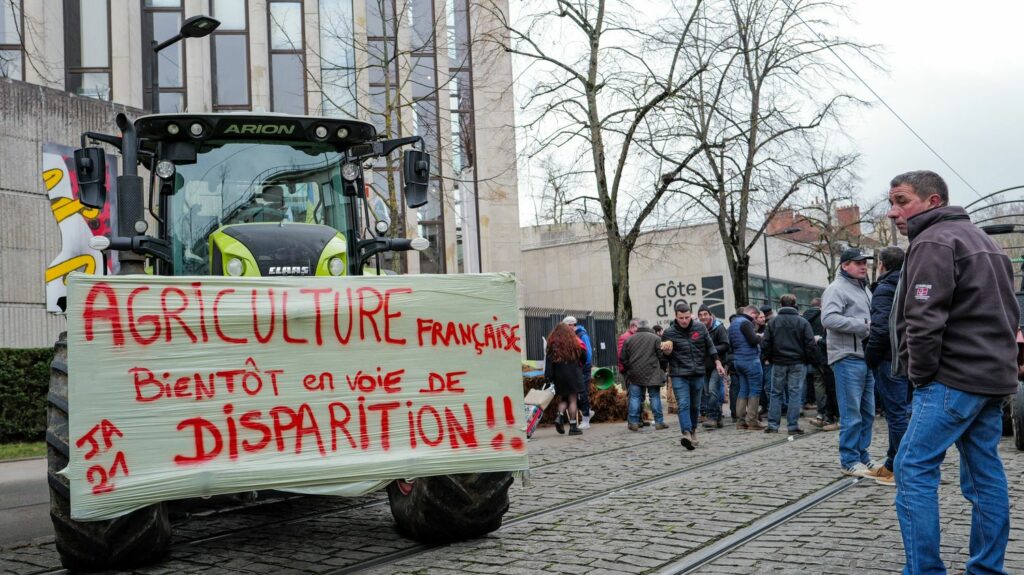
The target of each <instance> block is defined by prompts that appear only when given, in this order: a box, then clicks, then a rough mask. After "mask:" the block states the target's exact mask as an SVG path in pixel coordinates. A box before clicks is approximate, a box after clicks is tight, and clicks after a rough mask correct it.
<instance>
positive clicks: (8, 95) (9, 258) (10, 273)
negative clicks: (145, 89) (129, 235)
mask: <svg viewBox="0 0 1024 575" xmlns="http://www.w3.org/2000/svg"><path fill="white" fill-rule="evenodd" d="M122 111H127V112H128V113H130V114H132V115H136V116H137V115H139V111H138V110H134V111H133V110H128V109H126V108H124V107H123V106H118V105H113V104H110V103H109V102H101V101H97V100H92V99H89V98H80V97H77V96H73V95H71V94H68V93H66V92H61V91H59V90H53V89H50V88H44V87H42V86H35V85H32V84H27V83H24V82H17V81H12V80H6V79H0V118H2V119H3V120H2V121H0V347H48V346H51V345H53V342H54V341H55V340H56V339H57V334H58V333H59V332H60V331H62V330H63V329H64V319H63V318H62V317H57V316H54V315H52V314H49V313H47V312H46V289H45V282H44V279H43V278H44V272H45V270H46V267H47V265H49V263H50V262H51V261H52V260H53V259H54V257H55V256H56V255H57V253H58V252H59V251H60V232H59V230H58V228H57V223H56V221H55V220H54V218H53V214H52V213H51V211H50V204H49V200H48V199H47V195H46V189H45V187H44V186H43V180H42V156H43V144H45V143H55V144H63V145H67V146H75V147H77V146H78V145H79V136H80V135H81V133H82V132H84V131H88V130H92V131H98V132H106V133H117V128H116V126H115V125H114V116H115V115H116V114H117V113H118V112H122Z"/></svg>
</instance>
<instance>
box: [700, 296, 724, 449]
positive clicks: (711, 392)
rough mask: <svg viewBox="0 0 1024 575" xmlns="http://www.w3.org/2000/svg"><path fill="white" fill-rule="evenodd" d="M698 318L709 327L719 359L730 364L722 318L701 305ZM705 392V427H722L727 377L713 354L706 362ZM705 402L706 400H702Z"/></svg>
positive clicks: (722, 362)
mask: <svg viewBox="0 0 1024 575" xmlns="http://www.w3.org/2000/svg"><path fill="white" fill-rule="evenodd" d="M697 319H699V320H700V322H701V323H702V324H704V327H705V328H707V330H708V333H709V334H710V335H711V341H713V342H715V351H717V352H718V361H719V362H720V363H721V364H722V366H723V367H724V366H728V365H729V330H728V328H726V327H725V324H724V323H722V320H720V319H718V318H717V317H715V314H713V313H711V308H709V307H708V306H706V305H701V306H700V308H698V309H697ZM726 369H727V370H728V368H726ZM704 394H705V395H706V396H707V410H706V411H707V419H705V420H704V428H705V429H716V428H717V429H721V428H722V403H723V401H724V399H725V397H726V396H725V377H724V376H722V375H721V374H720V373H718V369H717V368H716V366H715V362H714V361H712V358H711V356H708V357H707V360H706V361H705V362H704ZM701 403H702V404H703V403H704V401H703V400H702V401H701Z"/></svg>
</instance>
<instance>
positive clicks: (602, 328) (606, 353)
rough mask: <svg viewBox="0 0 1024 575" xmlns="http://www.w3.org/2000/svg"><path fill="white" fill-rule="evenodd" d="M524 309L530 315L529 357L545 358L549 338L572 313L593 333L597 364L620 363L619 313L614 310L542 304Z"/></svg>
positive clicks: (525, 336) (612, 364)
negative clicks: (617, 332)
mask: <svg viewBox="0 0 1024 575" xmlns="http://www.w3.org/2000/svg"><path fill="white" fill-rule="evenodd" d="M523 311H524V315H525V317H526V326H525V330H526V333H525V334H524V339H525V342H526V359H531V360H542V359H544V342H545V338H546V337H547V335H548V334H549V333H551V330H553V329H555V326H556V325H558V323H559V322H560V321H562V319H563V318H565V316H567V315H571V316H573V317H575V318H576V322H577V323H578V324H579V325H582V326H583V327H584V328H586V330H587V333H588V334H589V335H590V343H591V345H592V346H593V347H594V359H593V363H594V367H613V366H614V365H615V364H616V363H617V361H618V358H616V356H615V351H616V350H615V342H616V340H617V339H618V336H617V334H616V333H615V315H614V314H612V313H611V312H595V311H591V310H578V309H554V308H541V307H528V308H526V309H525V310H523Z"/></svg>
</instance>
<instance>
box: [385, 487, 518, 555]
mask: <svg viewBox="0 0 1024 575" xmlns="http://www.w3.org/2000/svg"><path fill="white" fill-rule="evenodd" d="M511 485H512V474H511V473H508V472H496V473H466V474H460V475H439V476H435V477H420V478H418V479H416V480H414V481H411V482H406V481H393V482H391V483H390V484H389V485H388V500H389V501H390V503H391V514H392V515H394V517H395V522H396V523H397V524H398V530H399V531H401V532H402V533H404V534H405V535H407V536H409V537H411V538H413V539H416V540H418V541H422V542H424V543H450V542H452V541H461V540H464V539H472V538H475V537H481V536H483V535H486V534H488V533H490V532H491V531H494V530H495V529H497V528H499V527H501V520H502V517H504V515H505V512H506V511H508V489H509V487H511Z"/></svg>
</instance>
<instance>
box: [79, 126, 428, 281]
mask: <svg viewBox="0 0 1024 575" xmlns="http://www.w3.org/2000/svg"><path fill="white" fill-rule="evenodd" d="M118 125H119V127H121V129H122V136H121V137H120V138H117V137H114V136H108V135H103V134H93V133H87V134H86V135H85V136H83V148H82V149H81V150H78V151H77V152H76V166H77V169H78V172H79V181H80V182H81V183H80V186H81V189H82V193H81V196H82V202H83V203H84V204H86V205H89V206H93V205H99V206H102V205H103V203H104V201H105V199H106V198H105V193H106V183H105V182H104V181H103V175H104V174H105V172H102V171H99V172H97V166H100V168H102V163H103V160H102V150H101V149H100V148H87V147H85V143H84V140H86V138H91V139H93V140H97V141H102V142H106V143H109V144H112V145H114V146H115V147H117V148H118V149H120V150H121V152H122V156H123V158H124V170H123V172H124V174H125V175H123V176H120V177H119V178H118V186H117V190H118V199H117V201H116V204H117V206H118V208H117V215H118V221H119V224H118V232H119V233H118V237H112V238H110V239H109V241H110V244H109V246H100V249H104V247H107V248H110V249H119V250H123V251H133V252H136V253H139V254H142V255H147V256H151V257H153V259H154V261H155V264H154V271H155V272H156V273H157V274H159V275H231V276H275V275H335V276H337V275H359V274H361V273H362V271H363V267H364V265H365V263H366V261H367V260H368V259H369V258H370V257H371V256H372V255H374V254H376V253H379V252H381V251H385V250H394V251H399V250H408V249H422V247H425V246H423V245H422V244H423V243H425V242H424V241H422V240H419V241H416V240H412V241H411V240H405V239H401V238H398V239H393V238H389V237H384V236H383V235H382V234H384V233H386V232H387V227H388V225H389V221H388V218H387V216H386V215H381V214H379V213H378V214H374V213H373V212H371V211H370V210H369V209H368V208H367V206H366V202H365V200H366V196H365V191H364V190H365V185H364V177H363V168H362V166H363V164H364V163H365V162H367V161H369V160H372V159H373V158H377V157H382V156H387V155H389V154H391V153H392V152H393V151H394V150H396V149H397V148H399V147H401V146H404V145H408V144H414V143H416V142H417V141H419V140H420V139H419V138H418V137H412V138H399V139H394V140H378V139H377V134H376V131H375V130H374V128H373V126H372V125H370V124H367V123H364V122H357V121H351V120H341V119H334V118H313V117H295V116H283V115H274V114H160V115H152V116H144V117H142V118H139V119H138V120H136V121H135V122H134V123H132V122H129V121H128V120H127V118H125V117H124V116H119V117H118ZM404 160H405V172H404V174H403V176H404V180H405V190H404V192H405V193H404V196H405V199H406V204H407V205H408V206H409V207H410V208H415V207H418V206H420V205H423V204H424V203H426V184H427V179H428V177H429V171H430V167H429V166H430V157H429V155H427V154H426V153H424V152H421V151H417V150H406V151H405V158H404ZM137 165H143V166H145V167H147V168H148V169H149V182H148V183H149V194H148V201H146V202H145V204H146V205H147V206H148V210H149V214H150V218H149V221H155V222H156V226H157V229H156V231H157V233H156V234H155V236H146V235H143V234H145V233H146V232H147V231H148V229H149V224H148V222H147V220H146V218H144V217H143V213H142V189H143V186H142V185H141V184H142V182H141V178H139V177H138V176H137V172H136V166H137ZM375 211H376V212H379V210H375ZM371 220H372V221H371ZM364 229H365V230H366V234H367V235H368V236H369V237H367V238H361V237H360V235H361V233H360V231H361V230H364ZM100 243H102V239H101V241H100Z"/></svg>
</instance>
